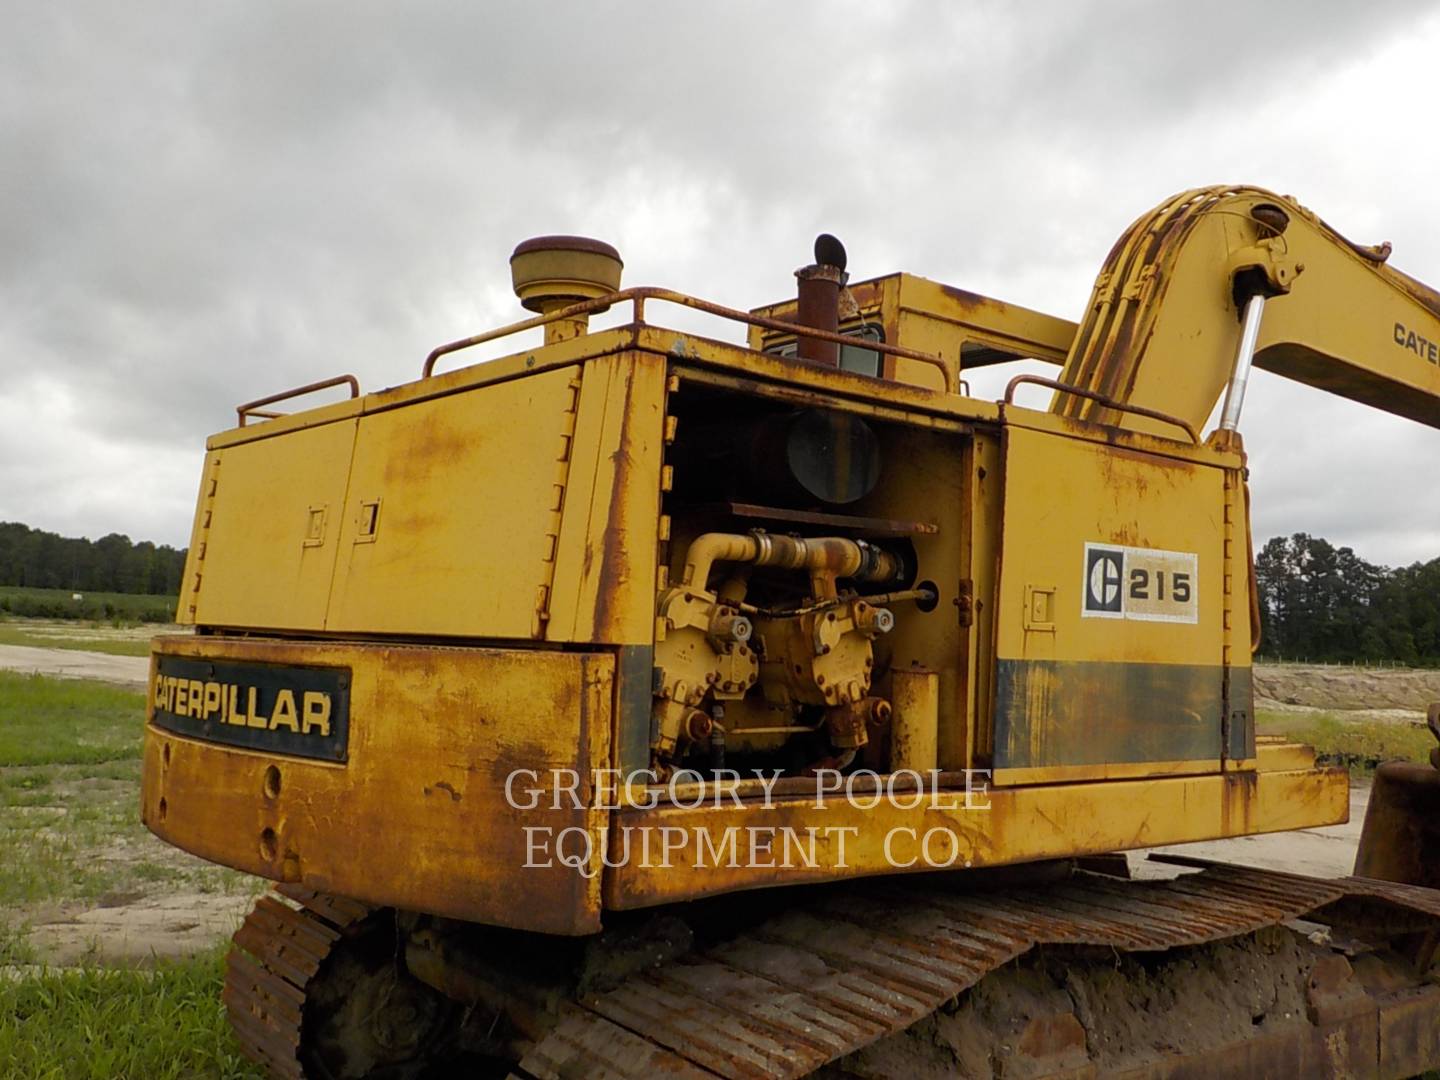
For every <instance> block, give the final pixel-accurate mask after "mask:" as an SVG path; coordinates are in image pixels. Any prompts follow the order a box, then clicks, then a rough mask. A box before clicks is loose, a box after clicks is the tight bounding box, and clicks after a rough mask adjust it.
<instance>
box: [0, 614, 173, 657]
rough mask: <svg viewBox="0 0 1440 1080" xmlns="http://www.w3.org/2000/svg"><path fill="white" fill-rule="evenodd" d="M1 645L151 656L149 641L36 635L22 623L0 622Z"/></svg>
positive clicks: (112, 654) (114, 654) (115, 654)
mask: <svg viewBox="0 0 1440 1080" xmlns="http://www.w3.org/2000/svg"><path fill="white" fill-rule="evenodd" d="M0 645H27V646H29V647H31V648H34V649H78V650H81V651H84V652H98V653H109V654H110V655H111V656H149V655H150V642H149V641H133V640H129V639H125V638H100V637H94V638H90V637H72V636H70V635H65V636H60V635H57V634H44V633H36V632H35V631H34V630H30V629H27V628H26V627H25V626H24V624H22V623H15V622H0Z"/></svg>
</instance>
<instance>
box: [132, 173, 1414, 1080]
mask: <svg viewBox="0 0 1440 1080" xmlns="http://www.w3.org/2000/svg"><path fill="white" fill-rule="evenodd" d="M1388 256H1389V248H1388V245H1386V246H1382V247H1380V248H1365V247H1360V246H1357V245H1355V244H1352V243H1350V242H1349V241H1347V240H1346V239H1344V238H1343V237H1341V236H1340V235H1339V234H1337V233H1336V232H1335V231H1334V230H1332V229H1331V228H1329V227H1328V226H1327V225H1326V224H1325V223H1324V222H1323V221H1321V220H1320V219H1319V218H1317V217H1316V216H1315V215H1314V214H1312V213H1310V212H1309V211H1308V210H1306V209H1304V208H1303V207H1301V206H1300V205H1298V204H1297V203H1296V202H1294V201H1293V200H1291V199H1289V198H1282V197H1280V196H1277V195H1274V194H1271V193H1269V192H1265V191H1261V190H1258V189H1255V188H1245V187H1225V188H1208V189H1201V190H1194V191H1187V192H1185V193H1183V194H1181V195H1178V196H1176V197H1175V198H1173V199H1170V200H1169V201H1167V202H1165V203H1164V204H1163V205H1161V206H1159V207H1157V208H1156V209H1155V210H1153V211H1151V212H1150V213H1147V214H1146V215H1144V216H1143V217H1142V218H1140V220H1138V221H1137V222H1136V223H1135V224H1134V225H1133V226H1131V228H1130V229H1129V230H1128V231H1127V232H1126V233H1125V234H1124V235H1123V236H1122V237H1121V238H1120V240H1119V242H1118V243H1117V244H1116V245H1115V247H1114V249H1113V250H1112V251H1111V253H1110V255H1109V257H1108V258H1107V260H1106V261H1105V264H1104V267H1103V269H1102V270H1101V273H1100V275H1099V277H1098V279H1097V280H1096V283H1095V288H1094V292H1093V294H1092V296H1091V299H1090V302H1089V305H1088V306H1087V307H1086V309H1085V311H1084V313H1083V316H1082V318H1081V321H1080V322H1079V323H1078V324H1076V323H1072V322H1068V321H1066V320H1064V319H1059V318H1054V317H1051V316H1049V315H1044V314H1041V313H1039V312H1036V311H1031V310H1027V309H1025V308H1022V307H1017V306H1015V305H1013V304H1006V303H1002V302H1000V301H997V300H992V299H990V298H987V297H984V296H979V295H975V294H973V293H969V292H965V291H962V290H960V289H956V288H951V287H948V286H945V285H939V284H935V283H933V282H930V281H927V280H924V279H922V278H918V277H914V276H911V275H908V274H903V273H901V274H893V275H890V276H887V277H880V278H875V279H872V280H867V281H857V282H851V281H850V280H849V275H848V273H847V271H846V254H845V251H844V248H843V246H842V245H841V244H840V243H839V242H838V241H837V240H835V239H834V238H833V237H829V236H822V237H821V238H820V239H819V240H818V241H817V242H816V246H815V262H814V263H813V264H811V265H807V266H805V267H803V268H801V269H800V270H798V271H797V272H796V277H797V279H798V286H797V290H796V294H795V296H793V297H792V298H789V299H786V300H784V301H783V302H779V303H775V304H773V305H771V306H768V307H762V308H759V309H756V310H752V311H741V310H732V309H729V308H725V307H721V306H719V305H716V304H713V303H710V302H706V301H702V300H699V299H696V298H693V297H690V296H687V295H682V294H680V293H677V292H672V291H668V290H664V289H659V288H622V287H621V284H620V274H621V260H620V257H619V255H618V254H617V253H616V251H615V250H614V249H613V248H611V247H610V246H608V245H606V244H603V243H600V242H598V241H595V240H590V239H586V238H580V237H565V236H552V237H542V238H538V239H533V240H528V241H525V242H524V243H521V244H520V245H519V247H517V248H516V249H515V251H514V254H513V255H512V257H511V260H510V267H511V272H512V278H513V282H514V286H515V290H516V293H517V295H518V296H519V299H520V301H521V303H522V304H523V305H524V307H525V308H527V309H528V310H529V311H530V312H531V313H533V315H532V317H529V318H526V319H524V320H523V321H519V322H516V323H515V324H513V325H510V326H506V327H503V328H501V329H497V330H493V331H490V332H487V333H482V334H478V335H476V336H474V337H471V338H467V339H465V340H462V341H456V342H452V343H450V344H447V345H443V346H441V347H439V348H437V349H435V350H434V352H432V353H431V354H430V356H429V357H428V358H427V359H426V360H425V363H424V366H423V370H422V372H421V377H420V378H418V379H417V380H415V381H413V382H409V383H406V384H404V385H401V386H397V387H392V388H390V389H386V390H381V391H378V392H373V393H367V394H364V395H362V394H361V393H360V390H359V387H358V384H357V383H356V380H355V379H354V378H353V377H350V376H340V377H339V378H336V379H330V380H325V381H323V382H319V383H312V384H309V385H308V386H305V387H300V388H298V389H297V390H295V391H289V392H286V393H284V394H276V395H272V396H270V397H268V398H264V399H261V400H259V401H254V402H250V403H247V404H245V405H242V406H240V408H239V410H238V424H237V426H235V427H234V428H232V429H231V430H228V431H224V432H222V433H220V434H217V435H215V436H213V437H212V438H211V439H210V440H209V444H208V452H207V455H206V458H205V463H204V470H203V475H202V481H201V489H200V494H199V502H198V506H197V508H196V514H195V523H194V532H193V536H192V540H191V544H190V553H189V563H188V566H187V570H186V580H185V584H184V590H183V592H182V595H181V598H180V607H179V618H180V621H181V622H182V623H186V624H190V625H191V626H193V628H194V632H193V634H184V635H179V634H177V635H170V636H164V637H160V638H158V639H156V641H155V643H154V649H153V656H152V662H151V682H150V705H149V710H148V716H147V723H146V729H145V736H146V737H145V756H144V785H143V807H142V813H143V816H144V820H145V822H146V824H147V825H148V826H149V828H150V829H151V830H153V831H154V832H155V833H156V834H158V835H159V836H160V837H162V838H164V839H165V840H167V841H169V842H170V843H172V844H175V845H177V846H179V847H181V848H183V849H185V850H186V851H189V852H193V853H194V854H196V855H198V856H200V857H202V858H205V859H209V860H212V861H214V862H218V863H223V864H225V865H227V866H231V867H235V868H237V869H239V870H242V871H247V872H250V873H253V874H257V875H261V876H263V877H265V878H269V879H272V880H273V881H274V882H275V883H276V887H275V889H274V891H273V892H272V893H270V894H269V895H266V896H264V897H262V898H261V899H260V900H259V901H258V902H257V904H256V906H255V908H254V910H253V912H252V913H251V915H250V916H249V917H248V918H247V919H246V920H245V922H244V924H243V925H242V926H241V928H240V929H239V931H238V932H237V933H236V935H235V940H234V949H233V950H232V953H231V956H230V960H229V963H228V974H227V979H226V984H225V989H224V1001H225V1005H226V1007H227V1009H228V1011H229V1016H230V1018H231V1021H232V1024H233V1027H234V1030H235V1033H236V1035H237V1036H238V1038H239V1040H240V1043H241V1045H242V1046H243V1048H244V1050H245V1052H246V1053H247V1054H248V1055H250V1056H251V1057H252V1058H254V1059H255V1060H256V1061H259V1062H262V1063H263V1064H264V1065H265V1066H266V1067H267V1068H268V1069H269V1071H270V1073H271V1074H272V1075H274V1076H277V1077H302V1076H305V1077H319V1078H326V1080H340V1078H347V1080H348V1078H357V1077H389V1078H398V1077H421V1076H451V1075H465V1076H484V1075H498V1076H506V1075H511V1076H515V1077H519V1078H523V1080H539V1078H543V1080H558V1078H561V1077H564V1078H577V1077H608V1078H616V1077H634V1078H640V1077H652V1076H666V1077H689V1078H706V1080H710V1078H713V1077H736V1078H739V1077H799V1076H810V1075H816V1076H825V1077H893V1076H899V1075H904V1076H910V1077H931V1076H934V1077H941V1076H945V1077H950V1076H963V1077H971V1076H976V1077H989V1076H1004V1077H1042V1076H1065V1077H1089V1076H1137V1077H1138V1076H1143V1077H1169V1076H1177V1077H1178V1076H1186V1077H1193V1076H1201V1075H1204V1076H1212V1075H1214V1076H1220V1075H1230V1076H1259V1075H1272V1076H1280V1075H1305V1076H1312V1075H1314V1076H1319V1075H1335V1076H1350V1075H1355V1076H1372V1075H1382V1076H1408V1075H1413V1074H1416V1073H1419V1072H1422V1071H1423V1070H1426V1069H1431V1068H1436V1067H1440V986H1437V985H1436V981H1435V974H1436V971H1435V968H1434V966H1433V961H1434V958H1435V946H1436V943H1437V941H1440V837H1437V832H1436V829H1437V826H1436V822H1437V820H1440V815H1437V812H1440V771H1437V770H1436V769H1434V768H1430V767H1428V766H1420V765H1389V766H1386V767H1384V768H1382V770H1381V772H1380V774H1379V776H1378V778H1377V780H1376V783H1375V786H1374V788H1373V792H1372V796H1371V803H1370V810H1369V813H1368V816H1367V820H1366V825H1365V830H1364V836H1363V839H1362V842H1361V850H1360V854H1359V859H1358V865H1357V866H1356V868H1355V873H1354V875H1353V876H1348V877H1342V878H1337V879H1318V878H1311V877H1304V876H1300V875H1296V874H1289V873H1280V872H1274V871H1267V870H1260V869H1254V868H1248V867H1242V866H1234V865H1220V864H1213V863H1204V862H1202V861H1200V860H1197V859H1194V858H1189V857H1181V856H1170V857H1169V859H1170V861H1169V862H1168V863H1166V864H1164V865H1165V867H1166V869H1165V872H1164V873H1163V874H1161V873H1158V872H1157V873H1153V874H1149V875H1147V877H1146V880H1134V879H1132V878H1131V875H1130V868H1131V865H1132V864H1131V863H1129V862H1127V861H1126V860H1125V858H1124V857H1123V855H1120V854H1117V853H1123V852H1125V851H1127V850H1135V849H1142V848H1154V847H1158V846H1162V845H1174V844H1181V843H1185V842H1189V841H1199V840H1211V839H1216V838H1224V837H1238V836H1246V835H1250V834H1254V833H1267V832H1279V831H1284V830H1293V829H1301V828H1307V827H1311V826H1322V825H1331V824H1335V823H1338V822H1343V821H1345V820H1346V819H1347V815H1348V813H1349V798H1350V795H1349V778H1348V775H1347V773H1346V772H1345V771H1344V770H1343V769H1339V768H1334V767H1327V766H1324V765H1321V764H1317V762H1316V757H1315V754H1314V752H1313V750H1312V749H1310V748H1308V747H1305V746H1302V745H1297V744H1293V743H1287V742H1284V741H1282V740H1279V739H1276V738H1272V737H1265V736H1262V735H1257V733H1256V729H1255V714H1254V708H1253V695H1252V689H1251V666H1250V658H1251V654H1252V652H1253V651H1254V649H1255V647H1256V644H1257V634H1258V627H1259V618H1258V607H1257V598H1256V596H1257V594H1256V589H1255V584H1254V575H1253V572H1252V558H1251V541H1250V528H1249V517H1248V495H1247V488H1246V457H1245V451H1244V446H1243V443H1242V440H1241V435H1240V431H1241V424H1240V420H1241V416H1242V405H1243V402H1244V397H1245V388H1246V381H1247V377H1248V375H1249V374H1250V371H1251V368H1252V366H1258V367H1260V368H1263V369H1265V370H1269V371H1273V372H1278V373H1280V374H1282V375H1286V376H1289V377H1290V378H1293V379H1297V380H1300V381H1301V382H1305V383H1308V384H1311V385H1314V386H1318V387H1321V388H1324V389H1326V390H1330V391H1332V392H1334V393H1337V394H1340V395H1343V396H1345V397H1348V398H1351V399H1354V400H1356V401H1360V402H1363V403H1365V404H1368V405H1371V406H1374V407H1375V408H1378V409H1383V410H1386V411H1388V412H1391V413H1395V414H1398V415H1401V416H1405V417H1409V418H1411V419H1414V420H1418V421H1420V422H1422V423H1424V424H1428V425H1431V426H1440V356H1437V348H1440V296H1437V294H1436V293H1435V292H1433V291H1432V290H1431V289H1429V288H1427V287H1425V286H1424V285H1421V284H1420V283H1418V282H1416V281H1414V280H1413V279H1411V278H1409V277H1407V276H1406V275H1404V274H1402V273H1399V272H1398V271H1396V270H1394V269H1392V268H1391V267H1390V266H1389V265H1388V264H1387V259H1388ZM662 306H666V307H668V308H670V309H671V310H673V309H674V308H676V307H679V308H683V309H690V310H689V312H687V313H686V315H685V319H684V322H685V323H686V325H687V326H691V325H699V324H703V323H704V318H703V317H704V316H708V317H710V318H711V319H713V322H714V325H715V327H717V330H716V331H715V333H716V335H717V336H714V337H711V336H704V335H702V334H699V333H696V332H695V331H694V330H693V329H687V330H684V331H680V330H676V329H667V328H666V327H665V326H664V325H662V324H661V323H658V322H655V321H652V315H653V314H654V313H655V312H656V310H657V309H658V308H661V307H662ZM606 311H610V312H611V315H610V317H609V319H608V320H607V323H608V325H606V326H603V327H602V326H599V325H597V326H596V327H593V328H592V327H591V325H590V320H591V317H592V316H595V315H598V314H599V313H601V312H606ZM736 325H739V326H743V327H745V330H744V332H743V335H742V334H741V333H735V334H733V335H731V336H732V337H733V340H726V339H725V338H726V328H727V327H733V326H736ZM525 334H528V335H529V337H528V338H523V339H522V338H521V335H525ZM542 338H543V340H541V339H542ZM511 342H518V343H515V344H511ZM742 342H743V343H742ZM481 346H487V348H486V349H480V347H481ZM471 349H476V350H477V351H476V352H471V353H469V355H470V356H476V355H480V354H481V353H482V352H484V353H494V352H502V353H504V354H505V355H500V356H498V357H496V358H492V359H488V360H486V361H485V362H479V363H474V364H472V365H471V366H466V367H457V366H456V360H457V359H459V358H462V357H464V356H465V351H466V350H471ZM1027 358H1028V359H1038V360H1041V361H1048V362H1050V363H1052V364H1054V365H1056V366H1057V368H1058V371H1057V372H1056V377H1055V378H1053V379H1047V378H1040V377H1037V376H1033V375H1019V376H1017V377H1016V378H1014V379H1013V380H1012V382H1011V383H1010V385H1009V387H1008V389H1007V390H1006V392H1005V394H1004V396H1003V398H1002V399H1001V400H998V401H991V400H980V399H978V398H977V397H973V396H971V395H970V394H969V386H968V383H967V380H966V375H967V373H969V372H971V371H972V370H973V369H979V368H982V367H985V366H988V365H993V364H997V363H1002V362H1005V361H1011V360H1017V359H1027ZM1026 384H1035V385H1037V386H1038V387H1039V388H1040V389H1039V390H1035V389H1031V390H1027V391H1026V393H1027V399H1028V396H1033V395H1037V394H1039V393H1041V392H1043V391H1047V390H1048V391H1049V392H1050V393H1051V394H1052V395H1053V396H1052V399H1051V403H1050V406H1049V408H1048V410H1047V409H1037V408H1030V407H1022V406H1021V405H1019V404H1017V403H1016V401H1015V395H1016V392H1017V390H1019V389H1021V388H1022V387H1024V386H1025V385H1026ZM326 387H337V388H339V387H347V388H348V390H349V396H348V397H347V398H342V399H341V400H339V401H335V402H332V403H330V404H323V405H320V406H318V407H314V408H309V409H306V410H303V411H297V412H291V413H282V412H279V411H277V409H276V408H275V406H277V405H278V404H280V403H281V402H283V401H285V400H287V399H289V398H291V397H295V396H298V395H300V394H304V393H310V392H314V391H317V390H324V389H325V388H326ZM1217 405H1218V406H1219V412H1218V418H1219V419H1218V424H1217V426H1216V427H1215V428H1214V430H1212V431H1209V432H1208V433H1207V431H1206V430H1205V429H1206V427H1207V426H1208V424H1209V423H1210V419H1211V417H1212V414H1215V412H1216V407H1217ZM1134 865H1135V866H1136V867H1138V866H1140V865H1141V863H1140V861H1139V860H1137V862H1136V863H1135V864H1134ZM1144 865H1145V866H1153V865H1155V864H1154V863H1151V862H1145V863H1144Z"/></svg>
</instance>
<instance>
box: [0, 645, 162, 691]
mask: <svg viewBox="0 0 1440 1080" xmlns="http://www.w3.org/2000/svg"><path fill="white" fill-rule="evenodd" d="M0 668H3V669H5V670H7V671H25V672H34V673H37V674H40V675H59V676H60V677H61V678H66V679H103V680H104V681H105V682H112V683H122V684H124V685H125V686H144V685H145V682H146V679H147V677H148V676H149V672H150V661H149V659H148V658H146V657H144V656H111V655H110V654H109V653H98V652H84V651H82V650H80V649H35V648H31V647H30V646H29V645H0Z"/></svg>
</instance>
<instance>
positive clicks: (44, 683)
mask: <svg viewBox="0 0 1440 1080" xmlns="http://www.w3.org/2000/svg"><path fill="white" fill-rule="evenodd" d="M144 716H145V695H144V694H141V693H139V692H137V691H134V690H126V689H122V688H118V687H113V686H109V685H107V684H105V683H98V682H92V681H89V680H85V679H52V678H46V677H45V676H42V675H17V674H14V673H12V672H0V918H3V917H4V914H5V912H4V909H5V908H11V909H14V908H27V907H31V906H33V905H37V904H52V903H63V902H65V901H75V900H79V901H88V900H96V899H99V898H101V897H105V896H107V895H110V894H115V893H125V892H131V891H137V890H138V891H141V892H146V893H149V892H154V891H156V890H161V889H166V888H169V889H174V888H177V887H185V888H188V889H193V890H195V891H198V892H206V893H235V892H241V891H251V890H252V889H253V883H254V881H255V879H254V878H251V877H249V876H248V875H245V874H240V873H237V872H235V871H233V870H228V869H226V868H224V867H219V866H213V865H211V864H209V863H205V862H202V861H200V860H198V859H194V858H191V857H190V856H187V855H185V854H183V853H182V852H180V851H178V850H177V849H175V848H172V847H170V846H168V845H166V844H164V843H162V842H161V841H159V840H157V839H156V838H155V837H153V836H151V835H150V833H149V832H148V831H147V830H146V829H145V827H144V826H143V825H142V824H141V823H140V750H141V744H142V741H143V738H144ZM0 1061H3V1058H0ZM0 1075H3V1074H0Z"/></svg>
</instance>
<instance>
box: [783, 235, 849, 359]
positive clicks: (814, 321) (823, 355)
mask: <svg viewBox="0 0 1440 1080" xmlns="http://www.w3.org/2000/svg"><path fill="white" fill-rule="evenodd" d="M795 278H796V288H797V290H798V292H797V305H796V322H797V323H799V325H801V326H809V327H813V328H814V329H816V330H828V331H829V332H830V333H832V334H834V333H837V332H838V331H839V330H840V290H841V289H842V288H844V286H845V283H846V282H847V281H848V280H849V279H850V275H849V274H847V273H845V245H844V244H842V243H840V241H839V240H837V239H835V237H833V236H831V235H830V234H829V233H821V234H820V235H819V236H817V237H816V238H815V262H814V264H813V265H811V266H802V267H801V268H800V269H799V270H796V271H795ZM795 355H796V356H798V357H799V358H800V359H801V360H809V361H810V362H811V363H815V364H825V365H827V366H828V367H839V366H840V346H839V345H837V344H836V343H835V342H833V341H822V340H820V339H819V338H812V337H806V336H805V335H804V334H800V335H797V337H796V341H795Z"/></svg>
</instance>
